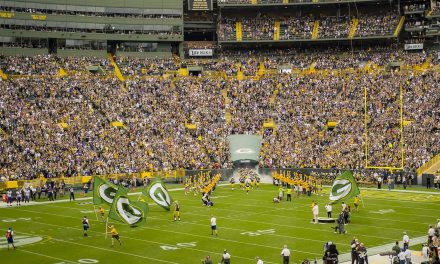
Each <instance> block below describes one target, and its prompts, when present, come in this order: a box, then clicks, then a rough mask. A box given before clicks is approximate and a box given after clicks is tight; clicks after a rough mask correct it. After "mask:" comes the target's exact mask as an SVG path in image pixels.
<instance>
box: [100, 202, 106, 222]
mask: <svg viewBox="0 0 440 264" xmlns="http://www.w3.org/2000/svg"><path fill="white" fill-rule="evenodd" d="M98 210H99V215H100V216H101V219H102V222H104V223H105V222H106V221H105V210H104V208H102V207H101V206H100V207H99V209H98Z"/></svg>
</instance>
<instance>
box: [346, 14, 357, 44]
mask: <svg viewBox="0 0 440 264" xmlns="http://www.w3.org/2000/svg"><path fill="white" fill-rule="evenodd" d="M358 24H359V19H357V18H353V20H352V21H351V26H350V32H349V33H348V38H349V39H353V38H354V36H355V35H356V30H357V26H358Z"/></svg>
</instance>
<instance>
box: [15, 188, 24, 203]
mask: <svg viewBox="0 0 440 264" xmlns="http://www.w3.org/2000/svg"><path fill="white" fill-rule="evenodd" d="M21 198H22V196H21V190H18V191H17V192H15V200H17V206H19V205H21Z"/></svg>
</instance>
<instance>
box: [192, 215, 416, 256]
mask: <svg viewBox="0 0 440 264" xmlns="http://www.w3.org/2000/svg"><path fill="white" fill-rule="evenodd" d="M186 214H190V215H198V216H200V214H194V213H189V212H187V213H186ZM218 218H221V219H227V220H235V221H240V222H249V223H255V224H265V225H269V226H281V227H288V228H290V229H294V228H296V229H306V230H313V231H318V232H327V233H332V234H333V233H334V231H332V230H321V229H316V228H311V227H305V226H290V225H283V224H276V223H268V222H261V221H253V220H245V219H239V218H231V217H225V216H219V217H218ZM362 226H365V225H362ZM399 230H402V229H399ZM414 232H416V231H414ZM358 236H363V237H371V238H379V239H382V240H386V241H388V240H389V239H390V238H389V237H380V236H372V235H366V234H359V235H358ZM321 242H324V241H321ZM324 243H325V242H324ZM291 251H292V250H291Z"/></svg>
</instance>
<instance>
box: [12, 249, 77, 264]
mask: <svg viewBox="0 0 440 264" xmlns="http://www.w3.org/2000/svg"><path fill="white" fill-rule="evenodd" d="M17 250H18V251H20V252H26V253H29V254H33V255H37V256H40V257H44V258H50V259H54V260H59V261H63V262H66V263H73V264H78V262H74V261H70V260H67V259H61V258H56V257H52V256H50V255H48V254H40V253H37V252H33V251H30V250H26V249H23V248H22V247H20V248H19V249H17Z"/></svg>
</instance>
